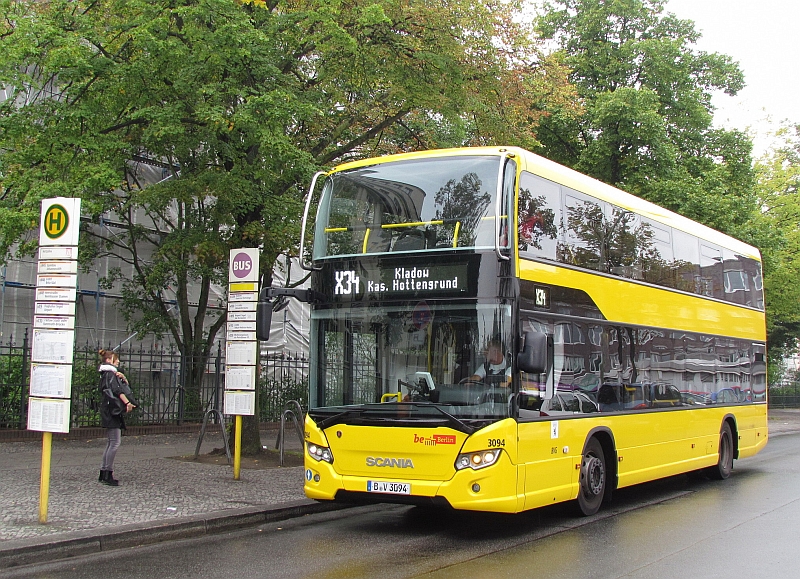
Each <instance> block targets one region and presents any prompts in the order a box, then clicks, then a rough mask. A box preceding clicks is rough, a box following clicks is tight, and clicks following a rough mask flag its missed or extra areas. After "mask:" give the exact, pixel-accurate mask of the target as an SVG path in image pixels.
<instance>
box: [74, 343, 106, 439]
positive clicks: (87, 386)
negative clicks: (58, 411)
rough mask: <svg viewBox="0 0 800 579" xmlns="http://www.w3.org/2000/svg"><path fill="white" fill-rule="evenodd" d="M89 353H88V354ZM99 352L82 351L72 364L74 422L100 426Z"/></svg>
mask: <svg viewBox="0 0 800 579" xmlns="http://www.w3.org/2000/svg"><path fill="white" fill-rule="evenodd" d="M87 354H88V355H87ZM96 358H97V353H96V352H94V351H89V352H85V351H84V352H80V353H79V355H78V356H77V357H76V359H75V361H74V363H73V365H72V424H73V425H76V426H100V411H99V408H100V398H101V394H100V391H99V389H98V388H97V385H98V383H99V381H100V373H99V372H98V371H97V362H96Z"/></svg>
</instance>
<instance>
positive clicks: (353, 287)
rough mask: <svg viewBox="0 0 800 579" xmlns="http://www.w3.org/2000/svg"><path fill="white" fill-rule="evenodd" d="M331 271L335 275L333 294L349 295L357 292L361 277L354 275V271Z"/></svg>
mask: <svg viewBox="0 0 800 579" xmlns="http://www.w3.org/2000/svg"><path fill="white" fill-rule="evenodd" d="M333 273H334V276H335V277H336V287H335V288H333V295H336V296H349V295H350V294H354V293H355V294H357V293H358V286H359V284H360V283H361V278H360V277H358V276H357V275H356V272H354V271H335V272H333Z"/></svg>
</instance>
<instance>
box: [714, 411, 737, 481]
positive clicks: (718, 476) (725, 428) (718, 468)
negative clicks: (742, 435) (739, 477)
mask: <svg viewBox="0 0 800 579" xmlns="http://www.w3.org/2000/svg"><path fill="white" fill-rule="evenodd" d="M732 470H733V433H732V432H731V426H730V424H728V423H727V422H723V423H722V430H721V431H720V433H719V459H718V460H717V464H716V465H714V466H712V467H711V468H709V469H708V476H709V477H710V478H712V479H714V480H725V479H726V478H728V477H729V476H731V471H732Z"/></svg>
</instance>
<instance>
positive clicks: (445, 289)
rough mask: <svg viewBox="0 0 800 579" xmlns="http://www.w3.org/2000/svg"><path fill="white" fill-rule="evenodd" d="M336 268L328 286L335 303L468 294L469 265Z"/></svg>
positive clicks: (439, 264)
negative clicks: (330, 287)
mask: <svg viewBox="0 0 800 579" xmlns="http://www.w3.org/2000/svg"><path fill="white" fill-rule="evenodd" d="M360 265H361V267H360V268H358V269H349V268H348V269H336V270H333V271H332V278H333V279H332V280H331V282H332V283H331V286H332V289H333V299H334V300H335V301H347V300H361V299H388V298H409V297H417V298H420V299H425V298H426V297H434V296H459V295H465V294H466V293H467V292H468V291H469V285H470V284H469V275H468V272H469V264H468V263H456V264H453V263H449V264H442V263H436V264H431V265H419V266H400V267H387V266H386V265H385V264H382V265H378V266H376V267H365V266H364V264H360Z"/></svg>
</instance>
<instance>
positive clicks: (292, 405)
mask: <svg viewBox="0 0 800 579" xmlns="http://www.w3.org/2000/svg"><path fill="white" fill-rule="evenodd" d="M295 411H296V412H295ZM287 416H291V418H292V422H294V429H295V431H296V432H297V437H298V439H299V440H300V448H301V449H304V448H305V444H306V442H305V439H304V438H303V429H302V428H301V427H300V422H299V421H298V418H299V417H301V416H303V408H302V407H301V406H300V403H299V402H298V401H297V400H289V402H287V403H286V406H284V407H283V412H282V413H281V426H280V429H279V430H278V440H276V441H275V448H276V449H278V450H279V451H280V458H279V464H280V466H283V446H284V444H283V441H284V437H285V434H286V418H287Z"/></svg>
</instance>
